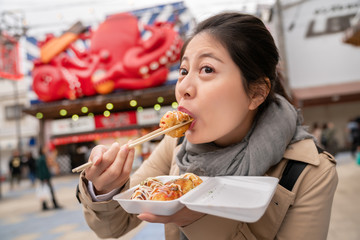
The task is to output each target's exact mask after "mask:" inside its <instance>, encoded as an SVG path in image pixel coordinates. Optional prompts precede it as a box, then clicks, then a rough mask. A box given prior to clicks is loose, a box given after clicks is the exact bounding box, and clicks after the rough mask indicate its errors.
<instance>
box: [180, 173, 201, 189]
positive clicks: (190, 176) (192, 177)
mask: <svg viewBox="0 0 360 240" xmlns="http://www.w3.org/2000/svg"><path fill="white" fill-rule="evenodd" d="M181 177H182V178H186V179H190V180H191V181H192V182H193V183H194V187H196V186H198V185H200V184H201V183H202V182H203V180H202V179H201V178H200V177H199V176H198V175H196V174H194V173H185V174H183V175H182V176H181Z"/></svg>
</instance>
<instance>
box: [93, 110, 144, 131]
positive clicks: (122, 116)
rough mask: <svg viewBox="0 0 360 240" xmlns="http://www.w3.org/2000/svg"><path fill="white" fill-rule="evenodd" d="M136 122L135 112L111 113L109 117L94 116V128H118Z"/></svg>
mask: <svg viewBox="0 0 360 240" xmlns="http://www.w3.org/2000/svg"><path fill="white" fill-rule="evenodd" d="M135 124H137V121H136V112H135V111H131V112H120V113H111V115H110V116H109V117H105V116H103V115H97V116H95V128H96V129H101V128H119V127H126V126H130V125H135Z"/></svg>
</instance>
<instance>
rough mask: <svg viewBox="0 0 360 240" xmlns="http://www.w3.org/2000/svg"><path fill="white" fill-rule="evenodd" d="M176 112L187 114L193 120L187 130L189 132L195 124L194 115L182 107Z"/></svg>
mask: <svg viewBox="0 0 360 240" xmlns="http://www.w3.org/2000/svg"><path fill="white" fill-rule="evenodd" d="M178 111H180V112H184V113H186V114H188V115H189V116H190V117H191V118H193V119H194V120H193V121H192V123H191V124H190V127H189V129H188V130H191V129H192V128H193V127H194V125H195V123H196V118H195V117H194V114H193V113H192V112H190V111H189V110H187V109H186V108H184V107H182V106H179V107H178Z"/></svg>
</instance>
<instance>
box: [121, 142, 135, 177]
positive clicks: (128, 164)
mask: <svg viewBox="0 0 360 240" xmlns="http://www.w3.org/2000/svg"><path fill="white" fill-rule="evenodd" d="M126 148H128V145H126ZM134 158H135V149H134V148H128V154H127V158H126V161H125V163H124V167H123V169H122V173H123V174H124V175H127V176H130V174H131V171H132V165H133V163H134Z"/></svg>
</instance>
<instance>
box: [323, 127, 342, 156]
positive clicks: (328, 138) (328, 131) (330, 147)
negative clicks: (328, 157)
mask: <svg viewBox="0 0 360 240" xmlns="http://www.w3.org/2000/svg"><path fill="white" fill-rule="evenodd" d="M321 144H322V146H323V147H324V149H325V150H326V151H327V152H329V153H331V154H333V155H335V154H336V153H337V150H338V141H337V140H336V137H335V125H334V123H333V122H327V123H324V125H323V128H322V133H321Z"/></svg>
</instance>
